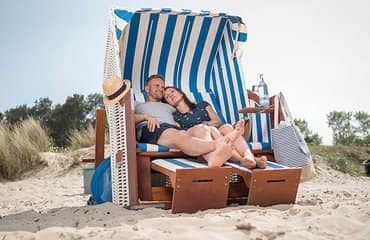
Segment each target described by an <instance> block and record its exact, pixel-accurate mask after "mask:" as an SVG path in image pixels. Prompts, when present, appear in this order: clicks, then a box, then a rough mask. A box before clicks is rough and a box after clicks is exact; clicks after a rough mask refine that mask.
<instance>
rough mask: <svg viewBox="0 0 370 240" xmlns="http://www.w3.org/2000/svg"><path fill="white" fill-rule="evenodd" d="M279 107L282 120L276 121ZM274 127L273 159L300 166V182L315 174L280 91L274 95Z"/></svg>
mask: <svg viewBox="0 0 370 240" xmlns="http://www.w3.org/2000/svg"><path fill="white" fill-rule="evenodd" d="M279 107H280V108H281V111H282V113H283V116H284V121H281V122H280V123H278V116H279ZM274 127H275V128H273V129H272V130H271V138H272V139H271V141H272V143H271V144H272V149H273V150H274V155H275V161H276V162H277V163H279V164H282V165H285V166H288V167H301V168H302V172H301V180H300V181H301V182H304V181H308V180H310V179H312V178H313V177H315V176H316V172H315V168H314V165H313V162H312V156H311V153H310V150H309V149H308V146H307V143H306V141H305V140H304V136H303V135H302V133H301V132H300V130H299V128H298V127H297V126H295V125H294V123H293V117H292V114H291V112H290V110H289V107H288V105H287V102H286V100H285V97H284V95H283V94H282V93H279V94H277V95H276V96H275V114H274Z"/></svg>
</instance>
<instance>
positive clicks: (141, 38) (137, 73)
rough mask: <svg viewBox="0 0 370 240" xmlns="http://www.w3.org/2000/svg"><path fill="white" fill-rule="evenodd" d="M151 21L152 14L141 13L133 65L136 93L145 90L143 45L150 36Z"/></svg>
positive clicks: (133, 80)
mask: <svg viewBox="0 0 370 240" xmlns="http://www.w3.org/2000/svg"><path fill="white" fill-rule="evenodd" d="M149 19H150V13H147V12H145V13H141V15H140V23H139V32H138V36H137V41H136V48H135V56H134V62H133V65H132V68H133V69H132V82H133V87H135V90H134V91H135V92H141V89H144V86H142V85H141V66H142V60H143V54H144V47H145V46H144V45H143V44H145V40H146V37H147V34H149V31H148V29H149Z"/></svg>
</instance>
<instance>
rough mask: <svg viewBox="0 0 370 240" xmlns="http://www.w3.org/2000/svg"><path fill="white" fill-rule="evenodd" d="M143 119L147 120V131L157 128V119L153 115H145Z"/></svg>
mask: <svg viewBox="0 0 370 240" xmlns="http://www.w3.org/2000/svg"><path fill="white" fill-rule="evenodd" d="M145 120H147V121H148V129H149V132H154V130H155V128H159V121H158V120H157V119H156V118H155V117H152V116H149V115H146V119H145Z"/></svg>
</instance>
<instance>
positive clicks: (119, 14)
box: [114, 9, 134, 22]
mask: <svg viewBox="0 0 370 240" xmlns="http://www.w3.org/2000/svg"><path fill="white" fill-rule="evenodd" d="M114 14H116V15H117V17H119V18H121V19H122V20H124V21H126V22H129V21H130V20H131V18H132V16H133V15H134V14H133V13H132V12H129V11H127V10H122V9H116V10H114Z"/></svg>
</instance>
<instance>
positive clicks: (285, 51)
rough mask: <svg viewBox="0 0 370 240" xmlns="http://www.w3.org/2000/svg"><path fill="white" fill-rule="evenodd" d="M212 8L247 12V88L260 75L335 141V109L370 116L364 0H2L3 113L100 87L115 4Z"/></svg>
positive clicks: (369, 18)
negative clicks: (330, 122) (331, 126)
mask: <svg viewBox="0 0 370 240" xmlns="http://www.w3.org/2000/svg"><path fill="white" fill-rule="evenodd" d="M141 7H152V8H163V7H171V8H173V9H192V10H193V11H199V10H210V11H212V12H226V13H228V14H230V15H239V16H241V17H242V18H243V19H244V21H245V23H246V24H247V29H248V30H247V31H248V41H247V43H246V45H245V48H244V51H243V55H242V59H241V61H242V64H243V72H244V76H245V80H246V86H247V88H251V86H252V85H254V84H257V83H258V81H259V79H258V74H259V73H263V74H264V78H265V81H266V82H267V84H268V87H269V92H270V94H274V93H277V92H283V93H284V95H285V97H286V99H287V101H288V104H289V107H290V109H291V112H292V114H293V117H294V118H301V119H305V120H306V121H307V122H308V127H309V129H311V130H312V131H313V132H315V133H318V134H319V135H320V136H322V137H323V141H324V144H331V142H332V135H331V130H330V129H329V127H328V125H327V118H326V115H327V114H329V113H330V112H331V111H334V110H336V111H352V112H356V111H360V110H361V111H366V112H368V113H370V94H369V92H370V91H369V90H370V14H368V9H370V1H368V0H353V1H346V0H325V1H323V0H311V1H307V0H279V1H278V0H253V1H250V0H228V1H214V0H202V1H199V0H189V1H179V0H171V1H170V0H167V1H166V0H161V1H148V0H147V1H144V0H137V1H120V0H64V1H56V0H16V1H14V0H1V1H0V41H1V44H0V82H1V87H0V112H5V111H6V110H7V109H9V108H14V107H16V106H19V105H22V104H27V105H28V106H29V107H30V106H32V105H33V104H34V101H35V100H37V99H39V98H41V97H49V98H50V99H51V100H52V101H53V103H54V104H57V103H61V104H62V103H64V101H65V100H66V98H67V96H72V95H73V94H74V93H78V94H84V95H88V94H90V93H102V88H101V85H102V81H103V65H104V54H105V45H106V44H105V41H106V36H107V29H108V22H109V16H110V12H111V9H113V8H124V9H128V10H135V9H139V8H141Z"/></svg>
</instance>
